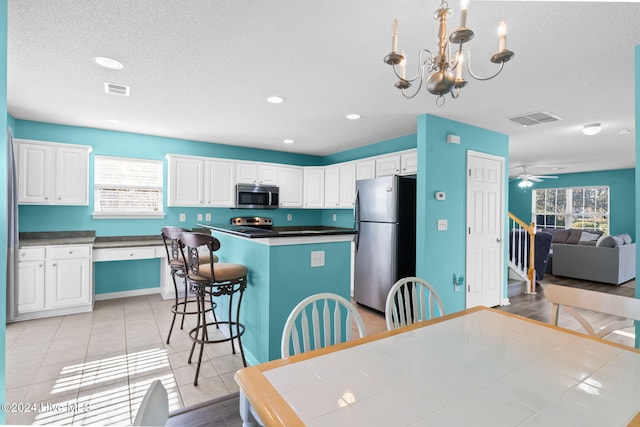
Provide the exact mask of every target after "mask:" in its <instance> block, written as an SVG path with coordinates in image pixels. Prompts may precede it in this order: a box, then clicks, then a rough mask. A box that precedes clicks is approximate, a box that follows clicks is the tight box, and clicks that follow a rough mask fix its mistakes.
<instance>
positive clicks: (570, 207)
mask: <svg viewBox="0 0 640 427" xmlns="http://www.w3.org/2000/svg"><path fill="white" fill-rule="evenodd" d="M533 202H534V206H535V208H534V209H535V211H534V217H535V219H536V226H537V227H539V228H579V229H582V230H601V231H603V232H604V233H608V232H609V187H574V188H547V189H541V190H534V191H533Z"/></svg>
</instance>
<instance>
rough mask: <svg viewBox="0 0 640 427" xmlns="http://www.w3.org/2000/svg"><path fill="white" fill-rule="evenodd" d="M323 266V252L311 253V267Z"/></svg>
mask: <svg viewBox="0 0 640 427" xmlns="http://www.w3.org/2000/svg"><path fill="white" fill-rule="evenodd" d="M323 266H324V251H313V252H311V267H323Z"/></svg>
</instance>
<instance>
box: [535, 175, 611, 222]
mask: <svg viewBox="0 0 640 427" xmlns="http://www.w3.org/2000/svg"><path fill="white" fill-rule="evenodd" d="M603 188H606V189H607V212H606V213H595V212H594V213H593V214H580V213H575V212H574V209H573V192H574V190H584V189H603ZM550 190H555V191H556V192H557V191H566V196H565V197H566V206H565V211H564V212H558V211H557V210H556V212H555V213H550V212H545V213H538V212H537V211H536V207H537V205H536V197H537V192H538V191H550ZM556 194H557V193H556ZM531 197H532V201H531V205H532V208H533V209H532V211H533V212H532V218H533V221H535V222H536V227H538V228H539V227H544V225H543V224H538V223H537V215H556V216H557V215H564V217H565V225H564V228H576V227H575V225H574V223H575V222H578V221H580V219H581V218H583V217H592V218H604V219H606V230H604V231H606V232H607V233H608V232H609V231H610V230H611V187H609V186H608V185H589V186H575V187H563V188H540V189H536V190H533V191H532V192H531ZM556 198H557V196H556ZM594 222H595V221H594ZM556 223H557V221H556ZM580 229H582V230H586V231H588V230H592V229H590V228H583V227H580ZM598 230H601V228H598Z"/></svg>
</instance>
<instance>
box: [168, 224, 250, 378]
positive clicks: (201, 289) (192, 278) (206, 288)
mask: <svg viewBox="0 0 640 427" xmlns="http://www.w3.org/2000/svg"><path fill="white" fill-rule="evenodd" d="M180 242H181V243H182V245H183V246H182V248H181V251H182V256H183V259H184V263H185V265H186V266H187V281H188V282H189V283H190V284H191V287H192V290H193V291H194V293H195V294H196V297H197V299H198V312H199V315H198V323H197V326H196V327H195V328H193V329H191V330H190V331H189V337H190V338H191V339H192V340H193V344H192V346H191V352H190V353H189V360H188V363H191V359H192V357H193V352H194V350H195V348H196V344H200V353H199V355H198V367H197V368H196V376H195V380H194V381H193V385H196V386H197V385H198V375H199V374H200V365H201V363H202V353H203V351H204V345H205V344H214V343H220V342H225V341H231V350H232V352H233V354H236V348H235V345H234V343H233V341H234V339H236V338H237V339H238V347H240V355H241V356H242V364H243V365H244V366H245V367H246V366H247V361H246V359H245V357H244V349H243V348H242V341H241V337H242V334H244V330H245V328H244V325H243V324H242V323H240V305H241V304H242V296H243V294H244V290H245V289H246V288H247V271H248V270H247V267H245V266H244V265H240V264H231V263H222V262H218V263H214V262H213V261H212V260H213V257H214V256H215V255H214V254H213V252H214V251H217V250H218V249H219V248H220V241H219V240H218V239H216V238H215V237H213V236H210V235H207V234H202V233H193V232H183V233H181V234H180ZM202 246H206V248H207V249H208V251H209V254H210V256H211V258H210V261H209V263H208V264H206V263H205V264H200V263H199V262H198V248H199V247H202ZM185 249H186V255H185ZM207 295H209V296H210V297H211V303H213V297H218V298H219V297H224V296H226V297H228V301H227V302H228V313H227V319H226V320H218V319H216V318H215V317H214V320H213V322H211V321H208V319H207V311H209V309H206V308H205V301H206V299H207V298H206V297H207ZM235 297H237V303H236V305H235V310H234V301H235ZM214 313H215V312H214ZM213 325H215V326H216V327H219V326H221V325H227V326H228V328H229V332H228V333H229V336H225V337H224V338H217V339H216V338H210V337H209V331H208V327H209V326H213Z"/></svg>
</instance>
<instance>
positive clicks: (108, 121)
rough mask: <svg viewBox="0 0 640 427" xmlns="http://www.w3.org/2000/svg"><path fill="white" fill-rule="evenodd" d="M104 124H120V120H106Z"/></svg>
mask: <svg viewBox="0 0 640 427" xmlns="http://www.w3.org/2000/svg"><path fill="white" fill-rule="evenodd" d="M106 122H107V123H113V124H116V123H120V120H118V119H107V120H106Z"/></svg>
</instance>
